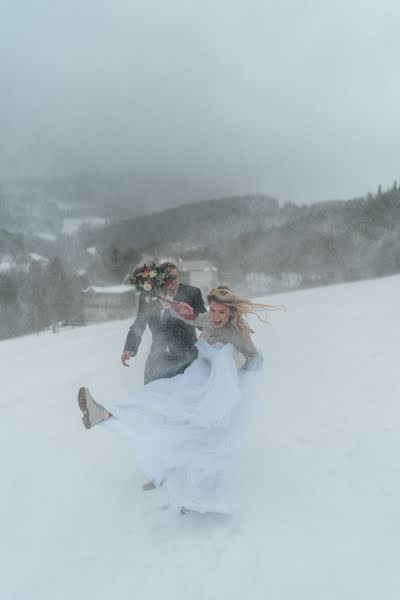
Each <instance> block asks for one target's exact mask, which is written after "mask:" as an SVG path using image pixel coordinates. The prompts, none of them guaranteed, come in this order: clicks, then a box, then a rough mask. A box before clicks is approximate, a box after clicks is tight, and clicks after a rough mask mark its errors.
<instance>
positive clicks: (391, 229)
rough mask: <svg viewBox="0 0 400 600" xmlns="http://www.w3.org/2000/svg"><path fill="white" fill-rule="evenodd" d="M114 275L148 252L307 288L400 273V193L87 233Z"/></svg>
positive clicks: (219, 207) (258, 202) (268, 204)
mask: <svg viewBox="0 0 400 600" xmlns="http://www.w3.org/2000/svg"><path fill="white" fill-rule="evenodd" d="M82 236H83V237H82V240H83V243H84V245H92V246H96V247H97V248H98V249H99V251H100V253H101V254H102V256H103V259H104V261H105V262H106V263H107V264H108V266H109V269H110V270H113V271H114V272H115V273H117V272H119V273H122V272H123V271H124V270H125V272H126V270H127V269H129V268H130V267H131V266H132V264H133V263H134V261H135V260H136V259H137V258H138V256H139V255H140V253H141V252H142V251H143V250H144V251H146V252H147V253H150V254H152V253H153V254H154V255H157V254H163V253H168V252H169V253H170V254H173V251H175V253H177V252H178V253H180V255H182V256H185V255H189V256H191V257H193V255H195V256H198V257H199V258H208V259H211V260H213V261H214V263H216V264H217V266H219V267H220V269H222V270H223V272H224V273H226V274H228V275H229V277H231V276H232V275H240V276H241V275H244V274H246V273H248V272H249V271H251V272H260V273H266V274H273V275H279V274H280V273H282V272H292V273H298V274H301V276H302V277H303V284H304V285H315V284H316V283H318V284H320V283H330V282H334V281H343V280H352V279H360V278H366V277H371V276H380V275H385V274H391V273H396V272H400V190H399V188H398V187H397V184H395V185H394V186H393V187H392V188H391V189H389V190H387V191H385V192H382V191H381V190H380V189H379V191H378V193H377V194H375V195H372V194H369V195H368V196H366V197H365V198H358V199H353V200H348V201H335V202H326V203H318V204H314V205H311V206H302V207H300V206H296V205H293V204H286V205H284V206H283V207H280V206H279V204H278V202H277V200H275V199H274V198H271V197H269V196H261V195H260V196H240V197H238V196H236V197H229V198H221V199H216V200H209V201H207V202H201V203H195V204H191V205H184V206H180V207H178V208H175V209H171V210H168V211H163V212H160V213H156V214H153V215H149V216H145V217H140V218H137V219H129V220H127V221H124V222H121V223H119V224H116V225H113V226H109V227H105V228H103V229H102V230H96V231H87V232H83V234H82Z"/></svg>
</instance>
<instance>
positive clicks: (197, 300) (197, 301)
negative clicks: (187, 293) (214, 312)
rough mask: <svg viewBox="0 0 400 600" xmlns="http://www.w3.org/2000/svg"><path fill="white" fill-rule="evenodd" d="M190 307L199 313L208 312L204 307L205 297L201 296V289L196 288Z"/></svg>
mask: <svg viewBox="0 0 400 600" xmlns="http://www.w3.org/2000/svg"><path fill="white" fill-rule="evenodd" d="M190 306H191V307H192V308H193V310H195V311H196V312H198V313H205V312H207V309H206V307H205V306H204V300H203V296H202V295H201V291H200V290H199V288H195V292H194V294H193V298H192V299H191V301H190Z"/></svg>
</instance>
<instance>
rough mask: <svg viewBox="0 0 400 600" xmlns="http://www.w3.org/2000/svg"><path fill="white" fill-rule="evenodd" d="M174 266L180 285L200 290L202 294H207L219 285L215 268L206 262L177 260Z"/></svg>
mask: <svg viewBox="0 0 400 600" xmlns="http://www.w3.org/2000/svg"><path fill="white" fill-rule="evenodd" d="M175 264H176V265H177V267H178V269H179V272H180V274H181V281H182V283H187V284H189V285H194V286H196V287H198V288H200V289H201V291H202V293H203V294H207V293H208V292H209V291H210V290H211V289H212V288H213V287H216V286H217V285H218V283H219V282H218V269H217V267H216V266H214V265H213V264H212V263H210V262H208V261H207V260H177V261H175Z"/></svg>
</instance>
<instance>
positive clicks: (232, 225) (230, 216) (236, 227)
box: [82, 195, 280, 249]
mask: <svg viewBox="0 0 400 600" xmlns="http://www.w3.org/2000/svg"><path fill="white" fill-rule="evenodd" d="M279 216H280V210H279V203H278V201H277V200H276V199H275V198H271V197H270V196H266V195H248V196H232V197H227V198H219V199H213V200H208V201H203V202H197V203H193V204H186V205H182V206H179V207H177V208H173V209H170V210H166V211H162V212H159V213H154V214H152V215H146V216H142V217H138V218H133V219H128V220H126V221H123V222H121V223H118V224H115V225H110V226H107V227H104V228H103V229H101V230H100V229H98V230H95V231H86V232H83V234H82V237H83V239H84V243H85V244H87V245H96V246H98V247H100V248H105V247H107V246H115V247H119V248H127V247H134V248H137V249H142V248H146V249H147V248H149V247H152V246H153V247H157V248H158V247H160V245H163V244H168V243H172V242H180V243H184V242H187V243H189V244H190V246H191V247H193V246H203V247H206V246H211V247H216V246H217V247H219V246H222V244H223V243H224V242H225V241H226V240H231V239H232V238H234V237H236V236H238V235H240V234H241V233H243V232H252V231H254V230H256V229H258V228H259V227H260V226H261V227H264V228H266V229H267V228H269V227H271V226H272V225H273V224H274V223H278V222H279Z"/></svg>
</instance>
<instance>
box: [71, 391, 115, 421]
mask: <svg viewBox="0 0 400 600" xmlns="http://www.w3.org/2000/svg"><path fill="white" fill-rule="evenodd" d="M78 404H79V408H80V409H81V411H82V412H83V417H82V422H83V424H84V426H85V428H86V429H90V428H91V427H94V426H95V425H98V424H99V423H102V422H103V421H106V420H107V419H109V418H110V416H111V415H110V413H109V412H108V410H106V409H105V408H104V407H103V406H100V404H97V402H96V401H95V400H94V398H92V396H91V395H90V392H89V390H88V388H86V387H81V388H79V392H78Z"/></svg>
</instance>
